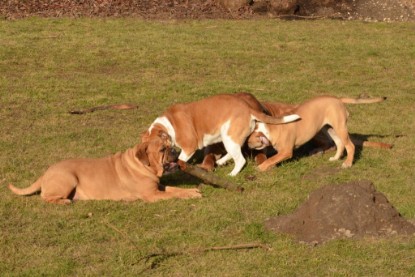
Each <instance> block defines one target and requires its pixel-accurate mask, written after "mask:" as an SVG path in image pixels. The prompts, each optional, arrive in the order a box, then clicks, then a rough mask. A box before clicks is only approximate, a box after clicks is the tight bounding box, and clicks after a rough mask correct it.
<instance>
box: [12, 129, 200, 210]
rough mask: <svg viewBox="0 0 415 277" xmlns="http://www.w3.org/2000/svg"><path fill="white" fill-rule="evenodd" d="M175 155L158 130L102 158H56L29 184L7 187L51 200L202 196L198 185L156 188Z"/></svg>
mask: <svg viewBox="0 0 415 277" xmlns="http://www.w3.org/2000/svg"><path fill="white" fill-rule="evenodd" d="M176 158H177V155H175V153H174V152H172V148H171V141H170V140H169V138H168V136H167V134H163V133H159V134H158V135H157V136H154V138H153V139H152V140H150V141H148V142H145V143H141V144H138V145H136V146H135V147H133V148H130V149H128V150H126V151H125V152H123V153H121V152H119V153H116V154H115V155H112V156H108V157H105V158H101V159H71V160H64V161H61V162H58V163H56V164H54V165H52V166H51V167H49V168H48V169H47V170H46V172H45V173H44V174H43V175H42V176H41V177H40V178H39V179H38V180H37V181H36V182H35V183H33V184H32V185H31V186H29V187H28V188H24V189H20V188H17V187H15V186H13V185H11V184H10V185H9V188H10V189H11V190H12V191H13V192H14V193H16V194H18V195H31V194H34V193H36V192H38V191H41V197H42V198H43V199H44V200H45V201H47V202H51V203H58V204H67V203H71V202H72V200H92V199H94V200H124V201H134V200H138V199H141V200H144V201H148V202H154V201H157V200H161V199H169V198H195V197H201V194H200V193H199V191H198V190H197V189H182V188H175V187H169V186H166V187H165V188H164V189H162V190H160V188H159V177H160V176H161V175H162V174H163V172H164V170H165V169H167V170H169V169H170V166H171V164H172V162H173V161H174V160H175V159H176Z"/></svg>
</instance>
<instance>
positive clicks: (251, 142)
mask: <svg viewBox="0 0 415 277" xmlns="http://www.w3.org/2000/svg"><path fill="white" fill-rule="evenodd" d="M270 145H271V144H270V142H269V140H268V138H267V137H266V136H265V135H264V133H262V132H258V131H254V132H253V133H252V134H251V135H250V136H249V138H248V147H249V148H251V149H257V150H261V149H264V148H265V147H267V146H270Z"/></svg>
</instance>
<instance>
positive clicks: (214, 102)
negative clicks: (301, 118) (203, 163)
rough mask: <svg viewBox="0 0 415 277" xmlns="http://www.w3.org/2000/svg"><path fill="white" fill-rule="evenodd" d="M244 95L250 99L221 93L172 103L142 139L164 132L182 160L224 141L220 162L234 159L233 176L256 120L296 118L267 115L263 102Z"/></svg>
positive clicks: (268, 121)
mask: <svg viewBox="0 0 415 277" xmlns="http://www.w3.org/2000/svg"><path fill="white" fill-rule="evenodd" d="M244 97H246V98H248V99H250V100H249V102H247V101H244V100H243V99H241V98H240V97H239V95H232V94H220V95H215V96H211V97H208V98H205V99H202V100H199V101H195V102H190V103H184V104H176V105H173V106H171V107H170V108H168V109H167V110H166V112H165V113H164V114H163V116H162V117H159V118H158V119H156V121H154V122H153V124H152V125H151V127H150V128H149V130H148V131H147V132H146V133H145V134H144V135H143V137H142V141H146V140H148V139H150V138H151V137H152V133H153V132H158V131H159V130H162V131H165V132H167V133H169V135H170V136H171V137H172V139H173V142H174V144H175V145H177V146H178V147H180V148H181V149H182V152H181V154H180V156H179V160H181V161H184V162H187V161H188V160H189V159H190V157H191V156H192V155H193V154H194V152H195V151H196V150H197V149H202V148H203V147H205V146H208V145H211V144H214V143H217V142H221V141H223V142H224V145H225V148H226V151H227V153H228V155H226V156H225V157H224V158H223V160H222V163H224V162H226V161H227V160H228V159H230V158H233V160H234V161H235V168H234V169H233V171H232V172H231V174H230V175H236V174H237V173H238V172H239V171H240V170H241V169H242V167H243V165H244V164H245V158H244V157H243V155H242V153H241V146H242V144H243V143H244V142H245V140H246V138H247V137H248V136H249V135H250V134H251V133H252V131H253V130H254V128H255V122H256V121H260V122H266V123H268V124H281V123H285V122H289V121H292V120H295V119H297V118H294V119H293V117H290V118H291V119H287V117H281V118H279V117H271V116H268V115H266V114H265V113H263V111H262V108H263V107H262V105H261V104H260V103H259V102H258V100H256V98H255V97H254V96H252V95H251V94H247V93H245V94H244ZM169 124H170V125H171V126H168V125H169ZM218 162H220V161H218ZM182 164H184V163H182Z"/></svg>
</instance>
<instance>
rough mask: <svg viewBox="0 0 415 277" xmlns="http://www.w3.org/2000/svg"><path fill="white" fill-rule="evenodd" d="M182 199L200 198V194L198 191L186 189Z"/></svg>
mask: <svg viewBox="0 0 415 277" xmlns="http://www.w3.org/2000/svg"><path fill="white" fill-rule="evenodd" d="M184 198H202V193H201V192H200V190H199V189H186V193H185V196H184Z"/></svg>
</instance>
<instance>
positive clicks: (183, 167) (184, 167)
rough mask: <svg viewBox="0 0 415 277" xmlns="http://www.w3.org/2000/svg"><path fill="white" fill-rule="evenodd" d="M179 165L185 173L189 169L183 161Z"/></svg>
mask: <svg viewBox="0 0 415 277" xmlns="http://www.w3.org/2000/svg"><path fill="white" fill-rule="evenodd" d="M177 164H178V165H179V167H180V169H181V170H183V171H185V170H186V168H187V165H186V162H184V161H182V160H178V161H177Z"/></svg>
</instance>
